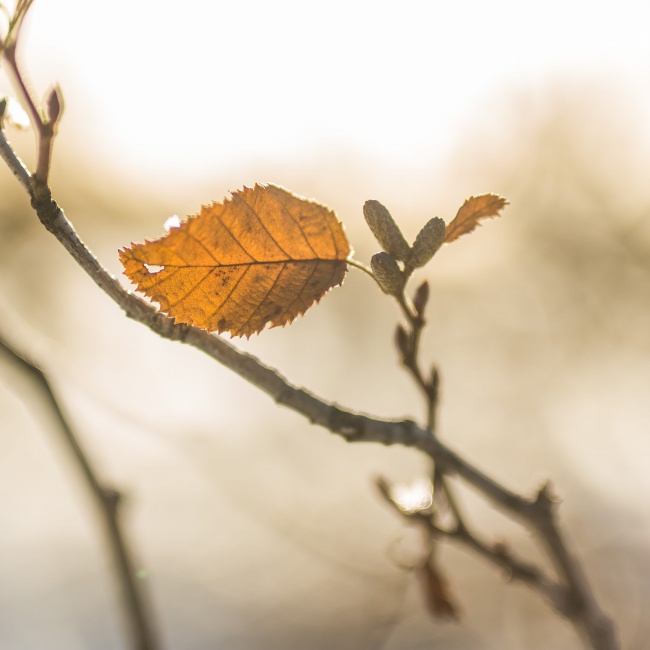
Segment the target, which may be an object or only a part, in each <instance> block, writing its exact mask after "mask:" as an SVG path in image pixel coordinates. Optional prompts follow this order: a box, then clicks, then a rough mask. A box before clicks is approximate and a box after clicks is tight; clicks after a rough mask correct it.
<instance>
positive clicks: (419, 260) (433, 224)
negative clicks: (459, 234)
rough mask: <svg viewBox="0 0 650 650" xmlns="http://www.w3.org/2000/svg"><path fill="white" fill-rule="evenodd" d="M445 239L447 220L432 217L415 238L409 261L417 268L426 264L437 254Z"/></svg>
mask: <svg viewBox="0 0 650 650" xmlns="http://www.w3.org/2000/svg"><path fill="white" fill-rule="evenodd" d="M444 240H445V222H444V221H443V220H442V219H441V218H440V217H434V218H433V219H430V220H429V221H427V223H425V224H424V227H423V228H422V230H420V232H419V233H418V236H417V237H416V238H415V241H414V242H413V248H412V249H411V255H410V256H409V259H408V263H409V264H410V265H411V266H413V267H415V268H418V267H421V266H424V265H425V264H426V263H427V262H428V261H429V260H430V259H431V258H432V257H433V256H434V255H435V254H436V251H437V250H438V249H439V248H440V247H441V246H442V243H443V242H444Z"/></svg>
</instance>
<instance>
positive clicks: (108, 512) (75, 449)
mask: <svg viewBox="0 0 650 650" xmlns="http://www.w3.org/2000/svg"><path fill="white" fill-rule="evenodd" d="M0 350H2V351H4V352H5V354H6V355H7V356H8V357H9V358H10V359H11V360H12V361H13V362H14V363H15V364H16V365H18V366H19V367H20V368H21V369H22V370H23V371H25V372H27V374H28V375H29V376H30V378H31V379H32V381H33V382H34V383H35V385H36V386H37V387H38V388H39V390H40V391H41V394H42V395H43V397H44V398H45V401H46V403H47V405H48V406H49V408H50V411H51V413H52V415H53V417H54V420H55V422H56V424H57V426H58V429H59V431H60V432H61V434H62V437H63V440H64V442H65V444H66V446H67V447H68V450H69V451H70V453H71V454H72V457H73V458H74V460H75V462H76V463H77V466H78V467H79V469H80V470H81V473H82V475H83V477H84V480H85V482H86V485H87V486H88V489H89V491H90V493H91V494H92V496H93V499H94V501H95V503H96V505H97V507H98V511H99V513H100V516H101V519H102V523H103V525H104V531H105V535H106V538H105V541H106V544H107V546H108V547H109V549H110V553H111V555H112V557H113V562H114V564H115V568H116V572H117V578H118V583H119V586H120V590H121V593H122V598H121V599H120V602H121V603H122V605H123V615H124V619H125V621H126V623H127V625H128V628H129V632H130V635H131V639H132V641H131V647H132V648H133V650H155V649H156V648H158V644H157V642H156V640H155V636H154V633H153V625H152V622H151V620H150V617H149V614H148V607H147V605H146V603H145V597H144V594H143V590H142V585H141V584H139V583H138V582H137V578H136V575H135V567H134V562H133V559H132V553H131V551H130V550H129V549H128V545H127V543H126V540H125V539H124V534H123V532H122V528H121V524H120V505H121V503H122V494H121V493H120V492H118V491H117V490H115V489H114V488H112V487H109V486H108V485H106V484H103V483H102V482H101V481H100V480H99V478H98V477H97V472H96V471H95V470H94V469H93V467H92V464H91V462H90V460H89V458H88V456H87V455H86V453H85V452H84V450H83V449H82V447H81V444H80V443H79V440H78V439H77V436H76V435H75V433H74V431H73V429H72V426H71V425H70V423H69V422H68V420H67V418H66V416H65V415H64V413H63V409H62V408H61V406H60V404H59V401H58V399H57V398H56V395H55V393H54V391H53V389H52V386H51V384H50V382H49V380H48V378H47V376H46V374H45V373H44V372H43V371H42V370H41V369H40V368H38V366H37V365H36V364H34V363H33V362H32V361H29V360H28V359H27V358H26V357H25V355H23V354H21V353H19V352H18V351H17V350H16V349H15V348H14V347H13V346H12V345H10V344H9V343H8V342H7V340H6V339H5V338H4V337H3V336H2V334H0Z"/></svg>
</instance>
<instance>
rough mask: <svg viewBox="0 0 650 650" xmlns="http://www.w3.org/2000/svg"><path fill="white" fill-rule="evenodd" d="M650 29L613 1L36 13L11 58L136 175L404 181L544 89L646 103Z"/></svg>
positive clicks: (63, 5)
mask: <svg viewBox="0 0 650 650" xmlns="http://www.w3.org/2000/svg"><path fill="white" fill-rule="evenodd" d="M648 25H650V5H649V4H648V3H646V2H642V1H636V2H631V1H625V0H619V1H617V2H613V1H607V2H597V1H593V0H591V1H589V2H587V1H582V0H562V1H560V0H547V1H546V2H543V3H542V2H522V1H521V0H519V1H518V2H517V1H511V0H499V1H491V2H485V1H484V2H481V1H474V0H455V1H454V2H437V1H435V0H428V1H425V2H422V1H416V0H401V1H400V2H397V1H393V2H385V1H382V0H374V1H366V0H345V1H341V0H327V1H322V0H311V1H306V0H301V1H297V0H283V1H276V2H269V1H263V0H236V1H234V0H227V1H224V2H218V1H215V0H185V1H184V2H172V1H170V0H156V1H155V2H154V1H153V0H112V1H111V2H88V1H87V0H37V1H36V2H35V4H34V6H33V7H32V9H31V16H30V19H29V24H28V31H27V39H26V40H25V42H24V43H23V50H22V58H23V61H24V63H25V67H26V69H27V70H28V72H29V74H30V75H31V80H32V85H33V86H34V87H35V88H37V89H39V91H40V90H41V89H42V91H43V92H44V91H45V89H46V88H47V86H48V84H50V83H52V82H59V83H60V84H61V86H62V87H63V93H64V97H65V100H66V116H65V121H64V123H63V125H62V128H61V137H65V136H66V135H68V136H72V134H73V133H74V135H75V136H76V137H81V138H83V139H84V142H85V143H86V145H87V146H89V145H91V144H92V147H93V150H96V151H97V153H98V154H101V155H102V156H103V157H104V158H106V157H109V156H116V157H119V158H120V159H121V163H120V164H121V166H122V167H123V168H125V169H127V170H129V169H131V170H133V172H138V171H142V170H143V169H149V170H152V171H155V172H156V173H157V174H160V175H162V176H164V175H167V174H169V175H171V176H173V175H175V174H191V173H192V170H193V169H201V168H204V167H205V166H208V167H210V168H211V169H214V170H215V172H218V171H219V170H220V169H226V168H229V167H232V166H236V165H240V164H244V163H246V162H247V161H251V160H258V159H262V160H268V159H278V160H287V159H292V158H293V159H297V160H299V159H300V158H301V157H304V156H305V155H306V154H307V152H309V151H312V150H317V149H323V148H336V147H344V148H346V149H349V150H354V151H358V152H359V153H360V154H361V155H367V156H371V157H372V158H373V159H374V160H376V161H379V162H381V161H391V163H393V164H400V163H403V164H409V165H413V164H418V163H419V162H420V161H427V160H431V159H435V158H436V156H440V155H444V154H445V153H446V152H447V151H448V150H449V149H450V148H453V146H454V143H455V142H457V141H458V139H459V137H460V135H461V134H462V130H463V129H464V128H465V127H466V125H467V124H468V122H469V121H471V119H472V116H476V115H480V114H481V111H482V110H483V107H488V106H493V105H494V100H495V98H498V97H499V96H501V95H505V94H506V93H507V92H510V91H512V90H513V89H526V88H529V89H531V90H532V91H534V90H535V89H536V88H537V87H539V86H541V85H543V84H544V83H547V82H548V81H549V80H552V79H553V78H555V77H558V76H565V77H566V76H568V77H570V76H571V75H582V74H584V75H590V76H593V75H595V74H597V75H600V74H602V75H603V77H604V78H610V79H617V80H619V81H620V82H621V83H624V84H628V85H630V86H635V85H636V84H638V96H639V98H642V99H643V101H647V97H648V95H649V93H648V79H650V38H648ZM0 89H1V90H2V91H3V92H7V84H6V82H4V81H3V85H2V86H1V87H0ZM648 103H649V105H650V102H648Z"/></svg>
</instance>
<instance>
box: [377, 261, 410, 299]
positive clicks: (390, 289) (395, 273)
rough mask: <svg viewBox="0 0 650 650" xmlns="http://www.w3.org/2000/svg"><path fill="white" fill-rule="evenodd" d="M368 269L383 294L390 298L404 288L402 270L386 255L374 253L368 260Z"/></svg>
mask: <svg viewBox="0 0 650 650" xmlns="http://www.w3.org/2000/svg"><path fill="white" fill-rule="evenodd" d="M370 268H371V269H372V272H373V273H374V275H375V278H376V279H377V282H378V283H379V286H380V287H381V288H382V290H383V292H384V293H387V294H389V295H391V296H396V295H398V294H399V293H400V291H401V290H402V287H403V286H404V277H403V275H402V270H401V269H400V267H399V266H398V265H397V262H396V261H395V260H394V259H393V258H392V257H391V256H390V255H389V254H388V253H385V252H383V251H382V252H381V253H375V254H374V255H373V256H372V258H371V259H370Z"/></svg>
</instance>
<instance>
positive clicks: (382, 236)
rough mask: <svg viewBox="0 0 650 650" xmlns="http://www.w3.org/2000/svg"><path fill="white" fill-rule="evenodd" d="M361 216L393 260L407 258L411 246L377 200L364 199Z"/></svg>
mask: <svg viewBox="0 0 650 650" xmlns="http://www.w3.org/2000/svg"><path fill="white" fill-rule="evenodd" d="M363 216H364V217H365V218H366V222H367V223H368V226H370V230H372V234H373V235H374V236H375V237H376V238H377V241H378V242H379V244H380V245H381V247H382V248H383V249H384V250H385V251H386V252H387V253H389V254H390V255H391V256H392V257H393V259H394V260H401V261H404V260H406V259H407V258H408V256H409V254H410V252H411V247H410V246H409V245H408V243H407V241H406V239H404V235H402V231H401V230H400V229H399V227H398V226H397V224H396V223H395V221H394V220H393V217H391V216H390V212H388V210H387V209H386V208H385V207H384V206H383V205H382V204H381V203H379V201H366V202H365V204H364V206H363Z"/></svg>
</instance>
